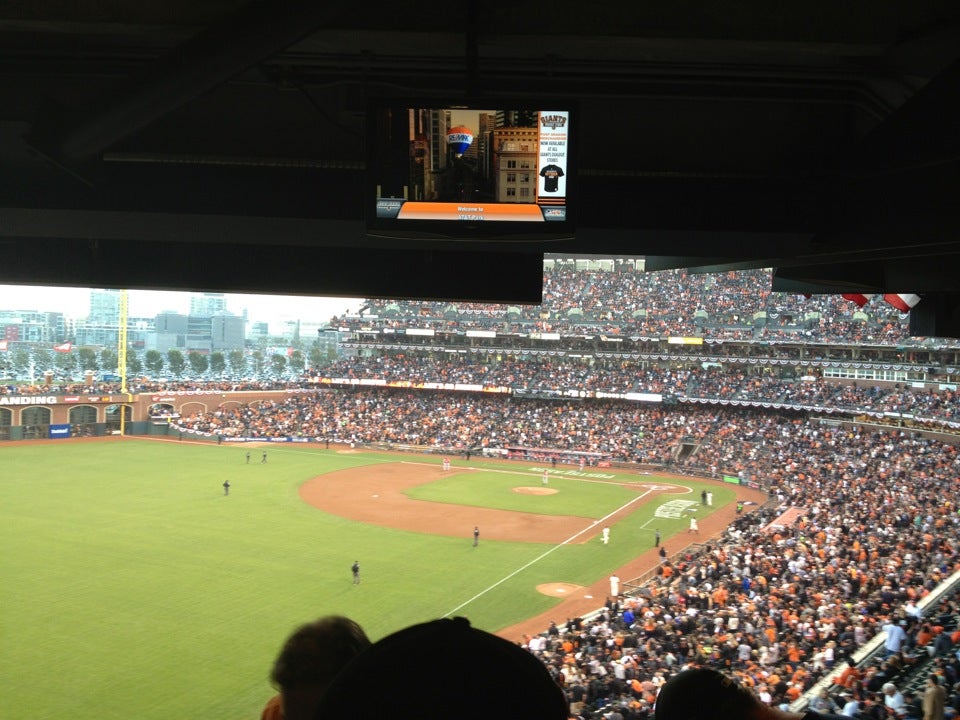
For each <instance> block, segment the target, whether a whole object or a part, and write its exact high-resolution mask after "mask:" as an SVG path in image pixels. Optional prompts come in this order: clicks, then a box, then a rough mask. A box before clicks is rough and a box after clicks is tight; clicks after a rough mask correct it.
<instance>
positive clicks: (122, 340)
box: [117, 290, 133, 435]
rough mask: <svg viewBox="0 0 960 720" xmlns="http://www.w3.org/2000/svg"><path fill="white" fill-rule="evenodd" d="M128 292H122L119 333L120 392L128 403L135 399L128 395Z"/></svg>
mask: <svg viewBox="0 0 960 720" xmlns="http://www.w3.org/2000/svg"><path fill="white" fill-rule="evenodd" d="M127 300H128V298H127V291H126V290H121V291H120V322H119V332H117V375H119V376H120V392H122V393H124V394H126V396H127V402H132V401H133V398H132V397H131V396H130V394H129V393H127V317H128V311H127ZM126 421H127V406H126V405H121V406H120V434H121V435H126Z"/></svg>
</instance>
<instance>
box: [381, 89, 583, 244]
mask: <svg viewBox="0 0 960 720" xmlns="http://www.w3.org/2000/svg"><path fill="white" fill-rule="evenodd" d="M367 132H368V137H367V143H368V144H367V188H366V192H367V207H366V217H367V229H368V234H369V235H371V236H380V237H400V238H422V239H426V240H443V239H470V238H477V239H488V240H497V239H502V240H513V241H522V240H531V241H543V240H550V239H570V238H572V237H573V229H574V208H575V205H576V199H577V198H576V193H577V185H576V163H575V148H576V143H575V139H576V132H577V127H576V113H575V109H574V107H573V106H572V105H570V104H565V103H557V102H542V103H534V104H532V103H514V102H499V103H495V104H494V103H489V102H485V103H478V104H473V105H462V104H455V103H437V102H423V101H417V102H395V101H391V102H389V103H376V104H373V105H371V107H370V109H369V111H368V114H367Z"/></svg>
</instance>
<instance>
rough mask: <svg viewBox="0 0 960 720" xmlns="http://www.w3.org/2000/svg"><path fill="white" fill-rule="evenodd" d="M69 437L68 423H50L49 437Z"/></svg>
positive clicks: (54, 438) (59, 438)
mask: <svg viewBox="0 0 960 720" xmlns="http://www.w3.org/2000/svg"><path fill="white" fill-rule="evenodd" d="M68 437H70V425H51V426H50V439H51V440H61V439H63V438H68Z"/></svg>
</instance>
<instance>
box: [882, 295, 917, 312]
mask: <svg viewBox="0 0 960 720" xmlns="http://www.w3.org/2000/svg"><path fill="white" fill-rule="evenodd" d="M883 299H884V300H886V301H887V302H888V303H890V304H891V305H893V306H894V307H895V308H896V309H897V310H899V311H900V312H910V308H913V307H916V305H917V303H918V302H920V296H919V295H912V294H905V295H898V294H896V293H887V294H886V295H884V296H883Z"/></svg>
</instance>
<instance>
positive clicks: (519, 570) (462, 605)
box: [442, 489, 653, 617]
mask: <svg viewBox="0 0 960 720" xmlns="http://www.w3.org/2000/svg"><path fill="white" fill-rule="evenodd" d="M652 492H653V490H652V489H648V490H646V491H645V492H643V493H641V494H639V495H637V496H636V497H635V498H633V500H631V501H630V502H628V503H625V504H623V505H621V506H620V507H618V508H617V509H616V510H614V511H612V512H610V513H607V514H606V515H604V516H603V517H602V518H600V519H599V520H594V521H593V522H592V523H590V524H589V525H587V527H585V528H584V529H583V530H581V531H580V532H578V533H575V534H573V535H571V536H570V537H568V538H567V539H566V540H564V541H563V542H562V543H560V544H559V545H554V546H553V547H552V548H550V549H549V550H547V551H546V552H544V553H542V554H541V555H539V556H537V557H535V558H534V559H533V560H531V561H530V562H528V563H527V564H526V565H523V566H521V567H519V568H517V569H516V570H514V571H513V572H512V573H510V574H509V575H506V576H504V577H502V578H500V579H499V580H497V582H495V583H494V584H493V585H491V586H490V587H488V588H485V589H483V590H481V591H480V592H478V593H477V594H476V595H474V596H473V597H472V598H470V599H469V600H467V601H465V602H462V603H460V604H459V605H457V606H456V607H455V608H454V609H453V610H450V611H448V612H446V613H445V614H444V615H442V617H450V616H451V615H453V614H454V613H455V612H457V611H459V610H462V609H463V608H465V607H466V606H467V605H469V604H470V603H472V602H473V601H474V600H478V599H479V598H481V597H483V596H484V595H486V594H487V593H488V592H490V591H491V590H493V589H494V588H496V587H498V586H499V585H502V584H503V583H505V582H506V581H507V580H509V579H510V578H512V577H514V576H516V575H519V574H520V573H522V572H523V571H524V570H526V569H527V568H528V567H530V566H531V565H535V564H536V563H538V562H540V561H541V560H543V559H544V558H545V557H547V556H548V555H550V554H552V553H553V552H555V551H557V550H559V549H560V548H561V547H563V546H564V545H568V544H570V543H571V542H573V541H574V540H576V539H577V538H578V537H580V536H581V535H583V534H584V533H586V532H589V531H590V530H591V529H592V528H595V527H596V526H597V525H599V524H600V523H602V522H603V521H604V520H606V519H607V518H610V517H613V516H614V515H616V514H617V513H619V512H621V511H623V510H626V509H627V508H628V507H630V506H631V505H633V504H634V503H635V502H637V501H638V500H642V499H643V498H644V497H646V496H647V495H649V494H650V493H652Z"/></svg>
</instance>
